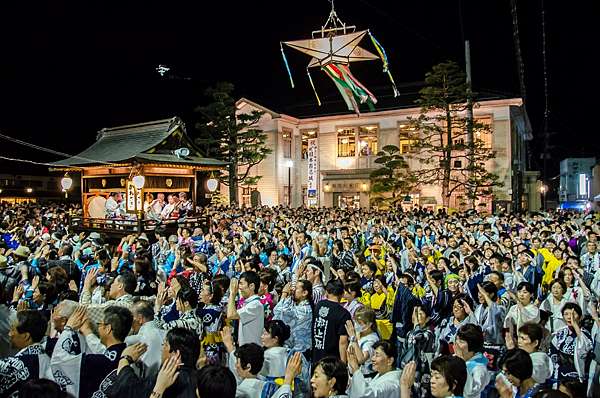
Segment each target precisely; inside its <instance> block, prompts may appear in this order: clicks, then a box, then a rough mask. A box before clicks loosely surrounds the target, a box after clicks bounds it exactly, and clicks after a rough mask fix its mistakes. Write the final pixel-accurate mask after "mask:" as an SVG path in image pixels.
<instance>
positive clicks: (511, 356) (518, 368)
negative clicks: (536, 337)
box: [500, 348, 533, 382]
mask: <svg viewBox="0 0 600 398" xmlns="http://www.w3.org/2000/svg"><path fill="white" fill-rule="evenodd" d="M500 366H501V367H503V368H506V371H507V372H508V373H510V374H511V375H513V376H514V377H516V378H517V379H519V380H520V381H521V382H522V381H523V380H527V379H529V378H530V377H531V375H532V374H533V363H532V362H531V357H530V356H529V353H528V352H527V351H525V350H522V349H520V348H513V349H512V350H508V351H506V354H504V358H503V360H502V361H501V363H500Z"/></svg>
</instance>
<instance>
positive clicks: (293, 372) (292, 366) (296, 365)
mask: <svg viewBox="0 0 600 398" xmlns="http://www.w3.org/2000/svg"><path fill="white" fill-rule="evenodd" d="M301 371H302V353H301V352H296V353H294V355H292V357H291V358H290V359H289V360H288V363H287V366H286V368H285V381H284V384H290V385H291V384H292V381H293V380H294V378H295V377H296V376H298V375H299V374H300V372H301Z"/></svg>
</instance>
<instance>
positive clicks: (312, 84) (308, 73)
mask: <svg viewBox="0 0 600 398" xmlns="http://www.w3.org/2000/svg"><path fill="white" fill-rule="evenodd" d="M306 74H307V75H308V80H309V81H310V85H311V86H312V89H313V92H314V93H315V97H317V103H318V104H319V106H321V100H320V99H319V94H317V89H315V84H314V83H313V80H312V77H311V76H310V70H309V69H308V68H306Z"/></svg>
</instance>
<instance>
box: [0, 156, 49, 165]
mask: <svg viewBox="0 0 600 398" xmlns="http://www.w3.org/2000/svg"><path fill="white" fill-rule="evenodd" d="M0 159H1V160H8V161H11V162H22V163H29V164H35V165H37V166H56V165H55V164H52V163H45V162H36V161H33V160H28V159H17V158H10V157H8V156H2V155H0Z"/></svg>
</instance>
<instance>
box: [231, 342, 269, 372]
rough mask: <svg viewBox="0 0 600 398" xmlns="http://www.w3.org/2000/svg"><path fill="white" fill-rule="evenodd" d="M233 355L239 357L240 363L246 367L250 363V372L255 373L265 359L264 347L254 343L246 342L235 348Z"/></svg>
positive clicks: (258, 370)
mask: <svg viewBox="0 0 600 398" xmlns="http://www.w3.org/2000/svg"><path fill="white" fill-rule="evenodd" d="M235 356H236V357H238V358H239V359H240V365H241V366H242V368H243V369H246V367H247V366H248V365H250V373H252V374H253V375H257V374H258V372H260V370H261V369H262V367H263V363H264V361H265V351H264V349H263V348H262V347H261V346H259V345H258V344H256V343H246V344H244V345H242V346H240V347H239V348H238V349H237V350H235Z"/></svg>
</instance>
